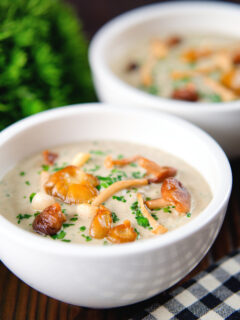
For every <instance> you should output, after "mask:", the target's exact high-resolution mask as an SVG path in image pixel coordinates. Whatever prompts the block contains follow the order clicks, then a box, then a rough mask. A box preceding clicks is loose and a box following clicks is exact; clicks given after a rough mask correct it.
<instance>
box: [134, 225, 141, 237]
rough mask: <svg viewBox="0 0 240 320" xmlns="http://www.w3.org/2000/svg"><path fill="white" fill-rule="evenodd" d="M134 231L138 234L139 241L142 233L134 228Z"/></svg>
mask: <svg viewBox="0 0 240 320" xmlns="http://www.w3.org/2000/svg"><path fill="white" fill-rule="evenodd" d="M134 231H135V232H136V234H137V240H138V239H139V238H140V233H139V231H138V230H137V228H134Z"/></svg>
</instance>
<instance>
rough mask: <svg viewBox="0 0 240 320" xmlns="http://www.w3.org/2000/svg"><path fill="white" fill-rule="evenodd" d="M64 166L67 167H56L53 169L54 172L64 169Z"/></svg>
mask: <svg viewBox="0 0 240 320" xmlns="http://www.w3.org/2000/svg"><path fill="white" fill-rule="evenodd" d="M64 168H65V166H62V167H55V168H53V169H52V171H53V172H57V171H60V170H62V169H64Z"/></svg>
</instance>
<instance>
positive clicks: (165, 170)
mask: <svg viewBox="0 0 240 320" xmlns="http://www.w3.org/2000/svg"><path fill="white" fill-rule="evenodd" d="M132 162H137V163H138V164H139V166H140V167H142V168H143V169H145V170H146V171H147V173H148V174H152V175H153V176H154V177H155V178H153V179H148V182H149V183H159V182H162V181H163V180H164V179H165V178H168V177H174V176H175V175H176V173H177V170H176V169H175V168H172V167H162V166H159V165H158V164H157V163H156V162H153V161H151V160H149V159H147V158H144V157H142V156H139V155H136V156H134V157H131V158H125V159H120V160H113V159H112V157H111V156H107V157H106V159H105V161H104V164H105V167H106V168H112V166H116V165H117V166H125V165H127V164H130V163H132Z"/></svg>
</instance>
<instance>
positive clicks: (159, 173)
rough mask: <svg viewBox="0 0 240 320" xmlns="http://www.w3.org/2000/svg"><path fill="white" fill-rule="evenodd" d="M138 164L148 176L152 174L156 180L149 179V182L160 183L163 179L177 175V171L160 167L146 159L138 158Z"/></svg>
mask: <svg viewBox="0 0 240 320" xmlns="http://www.w3.org/2000/svg"><path fill="white" fill-rule="evenodd" d="M138 164H139V165H140V166H141V167H142V168H144V169H145V170H146V171H147V173H148V174H152V175H154V176H155V177H156V179H150V180H149V182H155V183H157V182H158V183H159V182H162V181H163V180H164V179H165V178H168V177H174V176H175V175H176V173H177V170H176V169H175V168H172V167H161V166H159V165H158V164H157V163H156V162H153V161H151V160H148V159H147V158H144V157H140V158H139V160H138Z"/></svg>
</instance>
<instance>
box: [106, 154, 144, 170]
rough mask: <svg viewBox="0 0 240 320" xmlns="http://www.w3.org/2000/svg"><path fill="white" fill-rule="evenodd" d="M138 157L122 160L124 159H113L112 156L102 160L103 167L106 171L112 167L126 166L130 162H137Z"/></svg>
mask: <svg viewBox="0 0 240 320" xmlns="http://www.w3.org/2000/svg"><path fill="white" fill-rule="evenodd" d="M138 158H139V156H134V157H131V158H124V159H115V160H114V159H113V158H112V156H107V157H106V158H105V160H104V166H105V167H106V168H108V169H111V168H112V167H113V166H120V167H123V166H126V165H127V164H130V163H132V162H135V161H137V160H138Z"/></svg>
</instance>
